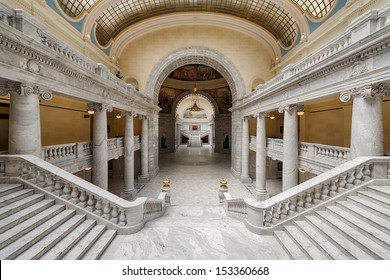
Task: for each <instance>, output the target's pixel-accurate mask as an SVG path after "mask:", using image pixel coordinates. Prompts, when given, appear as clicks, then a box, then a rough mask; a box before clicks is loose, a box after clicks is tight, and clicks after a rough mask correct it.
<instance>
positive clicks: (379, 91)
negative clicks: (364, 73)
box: [340, 84, 390, 102]
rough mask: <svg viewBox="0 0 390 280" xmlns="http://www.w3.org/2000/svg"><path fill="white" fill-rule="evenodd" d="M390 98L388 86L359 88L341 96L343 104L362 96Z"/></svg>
mask: <svg viewBox="0 0 390 280" xmlns="http://www.w3.org/2000/svg"><path fill="white" fill-rule="evenodd" d="M384 95H386V96H387V97H390V86H389V85H387V84H375V85H368V86H364V87H359V88H353V89H351V90H348V91H346V92H342V93H341V94H340V100H341V102H348V101H349V100H351V98H352V97H355V96H361V97H362V98H369V97H376V96H384Z"/></svg>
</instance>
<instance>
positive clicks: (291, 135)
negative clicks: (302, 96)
mask: <svg viewBox="0 0 390 280" xmlns="http://www.w3.org/2000/svg"><path fill="white" fill-rule="evenodd" d="M301 110H303V106H302V105H288V106H285V107H282V108H279V112H280V113H283V112H284V133H283V173H282V174H283V179H282V181H283V182H282V185H283V191H286V190H288V189H290V188H292V187H295V186H296V185H298V182H299V181H298V167H299V165H298V164H299V158H298V115H297V112H298V111H301Z"/></svg>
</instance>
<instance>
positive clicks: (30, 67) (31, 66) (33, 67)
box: [27, 60, 41, 73]
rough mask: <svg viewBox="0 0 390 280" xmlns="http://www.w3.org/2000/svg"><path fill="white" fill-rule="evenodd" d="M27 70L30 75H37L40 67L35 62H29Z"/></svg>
mask: <svg viewBox="0 0 390 280" xmlns="http://www.w3.org/2000/svg"><path fill="white" fill-rule="evenodd" d="M27 69H28V71H30V72H32V73H39V71H40V70H41V67H40V66H39V64H38V63H37V62H36V61H35V60H29V61H28V62H27Z"/></svg>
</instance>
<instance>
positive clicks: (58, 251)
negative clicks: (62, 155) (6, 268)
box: [0, 183, 117, 260]
mask: <svg viewBox="0 0 390 280" xmlns="http://www.w3.org/2000/svg"><path fill="white" fill-rule="evenodd" d="M116 234H117V231H116V230H109V229H107V226H106V225H101V224H98V223H97V221H96V220H93V219H90V218H87V217H86V215H84V214H79V213H77V211H76V210H74V209H67V207H66V206H65V205H63V204H61V203H58V202H57V201H56V200H54V199H49V198H47V197H45V195H44V194H40V193H37V192H36V191H34V190H33V189H30V188H27V187H26V186H24V185H23V184H6V183H2V184H0V259H1V260H5V259H21V260H27V259H45V260H54V259H67V260H76V259H89V260H91V259H92V260H93V259H98V258H99V257H100V256H101V255H102V254H103V252H104V251H105V249H106V248H107V246H108V245H109V244H110V243H111V241H112V240H113V239H114V237H115V236H116Z"/></svg>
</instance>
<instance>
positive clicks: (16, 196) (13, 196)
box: [0, 189, 34, 207]
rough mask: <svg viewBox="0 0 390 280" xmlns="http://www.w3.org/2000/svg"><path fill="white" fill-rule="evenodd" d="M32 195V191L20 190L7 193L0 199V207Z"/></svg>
mask: <svg viewBox="0 0 390 280" xmlns="http://www.w3.org/2000/svg"><path fill="white" fill-rule="evenodd" d="M33 193H34V190H32V189H21V190H18V191H16V192H12V193H9V194H7V195H5V196H2V197H0V207H3V206H5V205H8V204H11V203H12V202H15V201H17V200H20V199H22V198H25V197H26V196H29V195H32V194H33Z"/></svg>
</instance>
